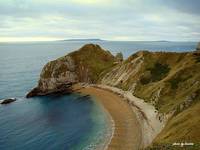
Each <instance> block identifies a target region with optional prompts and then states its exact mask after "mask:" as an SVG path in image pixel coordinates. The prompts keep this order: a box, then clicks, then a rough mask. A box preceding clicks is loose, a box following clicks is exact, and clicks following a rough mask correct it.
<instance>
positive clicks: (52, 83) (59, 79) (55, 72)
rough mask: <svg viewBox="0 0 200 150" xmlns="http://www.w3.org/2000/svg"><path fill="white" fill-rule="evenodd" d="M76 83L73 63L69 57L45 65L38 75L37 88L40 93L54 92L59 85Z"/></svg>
mask: <svg viewBox="0 0 200 150" xmlns="http://www.w3.org/2000/svg"><path fill="white" fill-rule="evenodd" d="M76 81H77V75H76V73H75V65H74V61H73V59H72V58H71V57H70V56H65V57H63V58H60V59H57V60H55V61H51V62H49V63H47V64H46V65H45V66H44V68H43V69H42V72H41V74H40V80H39V83H38V88H39V89H40V90H41V91H47V90H54V89H56V88H57V87H58V86H59V85H62V84H66V83H70V82H71V83H73V82H76Z"/></svg>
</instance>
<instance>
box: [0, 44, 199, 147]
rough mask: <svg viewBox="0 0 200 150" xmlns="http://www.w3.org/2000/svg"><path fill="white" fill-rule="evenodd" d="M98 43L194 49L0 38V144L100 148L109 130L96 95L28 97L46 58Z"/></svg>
mask: <svg viewBox="0 0 200 150" xmlns="http://www.w3.org/2000/svg"><path fill="white" fill-rule="evenodd" d="M88 43H94V44H99V45H100V46H101V47H102V48H104V49H106V50H109V51H110V52H111V53H112V54H113V55H115V54H116V53H118V52H122V53H123V55H124V58H128V57H129V56H130V55H132V54H133V53H135V52H137V51H139V50H149V51H171V52H172V51H173V52H185V51H193V50H195V48H196V45H197V42H168V41H153V42H149V41H139V42H138V41H137V42H136V41H135V42H134V41H52V42H18V43H14V42H13V43H0V99H6V98H17V101H15V102H13V103H11V104H8V105H0V150H44V149H46V150H94V149H103V148H104V147H105V145H106V144H108V141H109V139H110V137H111V135H112V132H113V131H112V125H111V124H110V118H109V114H108V113H107V112H106V111H105V110H104V108H103V107H102V105H101V104H100V103H98V102H97V101H96V98H95V97H92V96H83V95H81V94H79V93H73V94H70V95H48V96H42V97H34V98H30V99H26V98H25V95H26V94H27V93H28V92H29V91H30V90H31V89H32V88H33V87H35V86H36V85H37V81H38V79H39V75H40V72H41V69H42V68H43V66H44V65H45V64H46V63H47V62H48V61H50V60H54V59H56V58H58V57H61V56H63V55H66V54H68V53H69V52H72V51H74V50H77V49H79V48H80V47H82V46H83V45H84V44H88Z"/></svg>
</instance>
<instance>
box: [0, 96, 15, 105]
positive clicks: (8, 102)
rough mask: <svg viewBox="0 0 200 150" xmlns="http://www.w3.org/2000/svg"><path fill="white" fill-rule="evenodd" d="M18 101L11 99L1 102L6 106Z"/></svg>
mask: <svg viewBox="0 0 200 150" xmlns="http://www.w3.org/2000/svg"><path fill="white" fill-rule="evenodd" d="M16 100H17V99H16V98H9V99H4V100H2V101H1V104H3V105H5V104H10V103H12V102H14V101H16Z"/></svg>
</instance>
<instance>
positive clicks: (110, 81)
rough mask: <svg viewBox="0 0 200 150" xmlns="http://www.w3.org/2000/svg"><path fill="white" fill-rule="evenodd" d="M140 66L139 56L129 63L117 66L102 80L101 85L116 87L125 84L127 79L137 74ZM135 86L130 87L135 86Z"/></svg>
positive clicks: (141, 62)
mask: <svg viewBox="0 0 200 150" xmlns="http://www.w3.org/2000/svg"><path fill="white" fill-rule="evenodd" d="M142 64H143V56H139V57H138V58H136V59H133V60H132V61H131V62H130V63H123V64H122V65H118V66H116V67H115V68H114V69H112V70H111V71H110V72H109V73H107V74H106V75H105V76H104V77H103V78H102V80H101V84H107V85H111V86H117V85H118V84H120V83H124V82H127V81H128V79H129V78H131V77H133V76H135V75H136V74H137V73H138V72H139V70H140V68H141V65H142ZM135 84H136V83H135ZM135 84H132V85H133V86H135ZM131 90H134V87H133V88H131Z"/></svg>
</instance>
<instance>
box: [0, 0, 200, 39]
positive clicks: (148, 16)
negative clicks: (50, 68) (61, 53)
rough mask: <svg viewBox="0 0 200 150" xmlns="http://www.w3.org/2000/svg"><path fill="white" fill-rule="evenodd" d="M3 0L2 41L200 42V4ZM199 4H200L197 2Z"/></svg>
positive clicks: (148, 0) (182, 1)
mask: <svg viewBox="0 0 200 150" xmlns="http://www.w3.org/2000/svg"><path fill="white" fill-rule="evenodd" d="M190 3H192V4H189V2H187V1H185V0H180V1H162V0H143V1H140V0H56V1H49V0H42V1H41V0H2V1H0V19H1V20H0V33H1V34H0V40H3V39H4V40H8V38H10V40H12V39H13V40H14V39H15V40H16V38H17V37H18V38H19V39H21V40H24V39H25V38H27V39H29V40H30V39H31V38H32V39H33V40H34V39H37V38H38V39H40V40H41V39H64V38H103V39H110V40H199V39H200V34H199V33H200V16H199V15H200V14H199V9H197V5H198V4H199V2H197V1H195V0H193V1H192V2H191V1H190ZM198 6H199V5H198Z"/></svg>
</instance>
